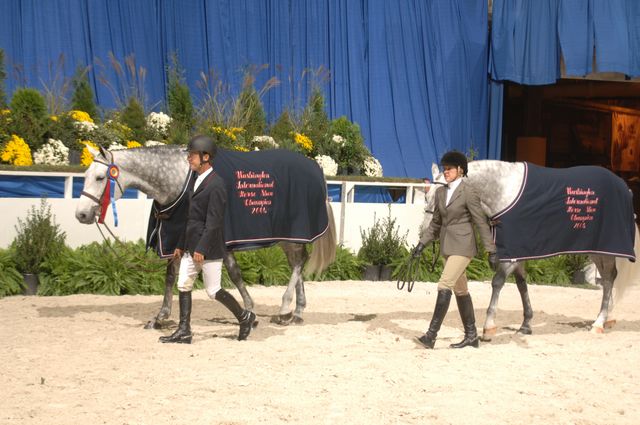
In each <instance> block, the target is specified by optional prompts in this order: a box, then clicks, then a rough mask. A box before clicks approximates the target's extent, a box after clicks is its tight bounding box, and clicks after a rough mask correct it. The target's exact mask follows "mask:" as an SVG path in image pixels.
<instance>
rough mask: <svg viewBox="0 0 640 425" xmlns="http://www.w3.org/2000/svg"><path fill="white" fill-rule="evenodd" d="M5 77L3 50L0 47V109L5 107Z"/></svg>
mask: <svg viewBox="0 0 640 425" xmlns="http://www.w3.org/2000/svg"><path fill="white" fill-rule="evenodd" d="M6 79H7V72H6V70H5V67H4V50H3V49H0V110H2V109H6V108H7V92H6V86H5V81H6Z"/></svg>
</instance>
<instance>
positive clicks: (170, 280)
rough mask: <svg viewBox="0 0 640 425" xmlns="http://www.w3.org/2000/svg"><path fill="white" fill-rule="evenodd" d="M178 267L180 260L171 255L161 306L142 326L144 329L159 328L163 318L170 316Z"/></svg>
mask: <svg viewBox="0 0 640 425" xmlns="http://www.w3.org/2000/svg"><path fill="white" fill-rule="evenodd" d="M179 268H180V260H179V259H177V258H174V257H171V258H170V259H169V261H167V271H166V273H165V276H164V298H163V299H162V307H160V311H159V312H158V314H157V315H156V317H154V318H153V319H151V320H149V321H148V322H147V324H146V325H145V326H144V328H145V329H159V328H160V327H161V323H160V322H162V321H163V320H167V319H168V318H169V316H171V303H172V302H173V285H175V283H176V277H177V276H178V269H179Z"/></svg>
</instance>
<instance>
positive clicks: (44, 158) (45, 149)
mask: <svg viewBox="0 0 640 425" xmlns="http://www.w3.org/2000/svg"><path fill="white" fill-rule="evenodd" d="M33 162H35V163H36V164H46V165H69V148H68V147H66V146H65V145H64V143H62V142H61V141H60V140H56V139H49V140H48V141H47V143H45V144H44V145H42V146H41V147H40V149H38V150H37V151H36V153H34V154H33Z"/></svg>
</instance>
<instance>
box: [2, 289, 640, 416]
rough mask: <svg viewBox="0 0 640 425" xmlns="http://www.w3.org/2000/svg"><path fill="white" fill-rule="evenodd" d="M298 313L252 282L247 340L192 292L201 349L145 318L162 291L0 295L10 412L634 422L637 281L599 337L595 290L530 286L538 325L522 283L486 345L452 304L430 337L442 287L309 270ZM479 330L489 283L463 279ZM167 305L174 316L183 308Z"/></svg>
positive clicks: (506, 300)
mask: <svg viewBox="0 0 640 425" xmlns="http://www.w3.org/2000/svg"><path fill="white" fill-rule="evenodd" d="M306 288H307V299H308V306H307V310H306V314H305V323H304V324H303V325H296V326H289V327H282V326H278V325H276V324H273V323H270V321H269V319H270V317H271V316H272V315H274V314H276V312H277V310H278V307H279V304H280V298H281V296H282V293H283V288H282V287H271V288H266V287H253V288H250V289H251V294H252V296H253V297H254V300H255V302H256V312H257V313H258V315H259V320H260V324H259V326H258V328H257V329H255V330H254V332H253V333H252V334H251V336H250V339H249V340H248V341H245V342H238V341H236V340H235V336H236V335H237V326H236V325H235V323H234V321H233V320H232V319H231V317H230V315H229V314H228V313H227V312H226V311H224V310H223V308H221V306H220V305H219V304H217V303H216V302H214V301H211V300H209V299H207V298H206V294H205V293H204V292H203V291H198V292H196V293H195V294H194V296H195V300H194V313H193V316H194V317H193V330H194V333H195V338H194V344H193V345H178V344H160V343H158V342H157V340H158V337H159V336H160V335H163V334H168V333H169V332H171V331H172V329H173V327H175V325H176V323H175V322H173V323H171V326H170V328H169V329H165V330H145V329H143V325H144V324H145V323H146V322H147V320H148V319H149V318H151V317H152V316H153V315H154V314H155V313H156V311H157V309H158V308H159V305H160V301H161V297H159V296H146V297H143V296H122V297H107V296H95V295H77V296H68V297H22V296H19V297H9V298H4V299H1V300H0V323H2V325H1V328H0V340H1V341H2V348H1V349H0V388H1V390H0V394H1V395H0V423H1V424H158V425H162V424H279V423H295V424H396V423H397V424H418V423H420V424H423V423H431V424H556V425H557V424H582V425H588V424H634V425H635V424H638V423H640V384H639V382H640V368H639V366H640V309H639V308H637V305H638V304H637V303H638V296H639V295H640V288H633V289H632V290H631V291H630V292H629V293H628V296H627V298H625V300H624V302H622V303H620V304H619V305H618V306H617V309H616V318H617V319H618V323H617V325H616V327H615V328H614V329H613V330H611V331H609V332H607V333H605V334H604V335H596V334H593V333H590V332H589V331H588V326H589V324H590V323H591V321H592V320H593V319H595V316H596V313H597V310H598V308H599V305H600V297H601V291H599V290H585V289H574V288H556V287H548V286H531V287H530V294H531V300H532V304H533V308H534V312H535V317H534V321H533V326H534V334H533V335H531V336H522V335H518V334H515V332H514V330H515V329H516V328H517V327H518V325H519V323H520V320H521V315H522V313H521V311H522V310H521V306H520V301H519V296H518V293H517V290H516V288H515V286H514V285H512V284H509V285H508V286H507V287H506V288H505V289H504V291H503V294H502V298H501V302H500V308H501V309H500V311H499V315H498V325H499V330H498V335H497V337H496V338H494V340H493V341H492V342H488V343H482V344H481V346H480V348H479V349H473V348H466V349H463V350H453V349H449V348H448V344H450V343H451V342H457V341H458V340H459V339H460V337H461V335H462V330H461V323H460V318H459V315H458V312H457V310H456V307H455V302H453V303H452V309H451V310H450V311H449V314H448V315H447V318H446V320H445V324H444V326H443V328H442V330H441V333H440V337H441V338H440V339H439V340H438V341H437V343H436V350H433V351H430V350H425V349H422V348H421V347H420V346H418V344H417V343H416V342H415V341H414V337H415V336H417V335H420V334H421V333H422V332H424V330H425V328H426V326H427V324H428V320H429V318H430V316H431V312H432V311H433V304H434V302H435V284H433V283H417V284H416V286H415V288H414V291H413V292H412V293H410V294H409V293H407V292H406V291H402V292H401V291H398V290H397V289H396V288H395V282H386V283H379V282H378V283H374V282H322V283H316V282H309V283H307V286H306ZM470 288H471V292H472V294H473V296H474V300H475V304H476V305H475V306H476V317H477V318H478V323H479V326H480V327H481V326H482V321H483V320H484V317H485V308H486V306H487V305H488V301H489V295H490V286H489V285H488V284H487V283H478V282H471V283H470ZM177 309H178V308H177V302H175V301H174V313H173V318H174V319H175V318H176V316H177Z"/></svg>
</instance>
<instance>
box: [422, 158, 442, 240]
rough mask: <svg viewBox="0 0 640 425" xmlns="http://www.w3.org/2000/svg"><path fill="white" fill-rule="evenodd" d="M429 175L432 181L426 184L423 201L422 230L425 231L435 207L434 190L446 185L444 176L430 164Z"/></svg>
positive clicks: (435, 166)
mask: <svg viewBox="0 0 640 425" xmlns="http://www.w3.org/2000/svg"><path fill="white" fill-rule="evenodd" d="M431 175H432V177H433V180H431V181H430V182H429V183H427V191H426V193H425V200H424V203H425V205H424V213H425V214H424V220H423V222H422V228H423V229H426V228H427V227H429V223H431V219H432V218H433V210H434V209H435V207H436V203H435V200H436V189H437V188H438V186H439V185H443V184H447V182H446V181H445V179H444V174H443V173H442V171H440V168H438V165H437V164H431Z"/></svg>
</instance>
